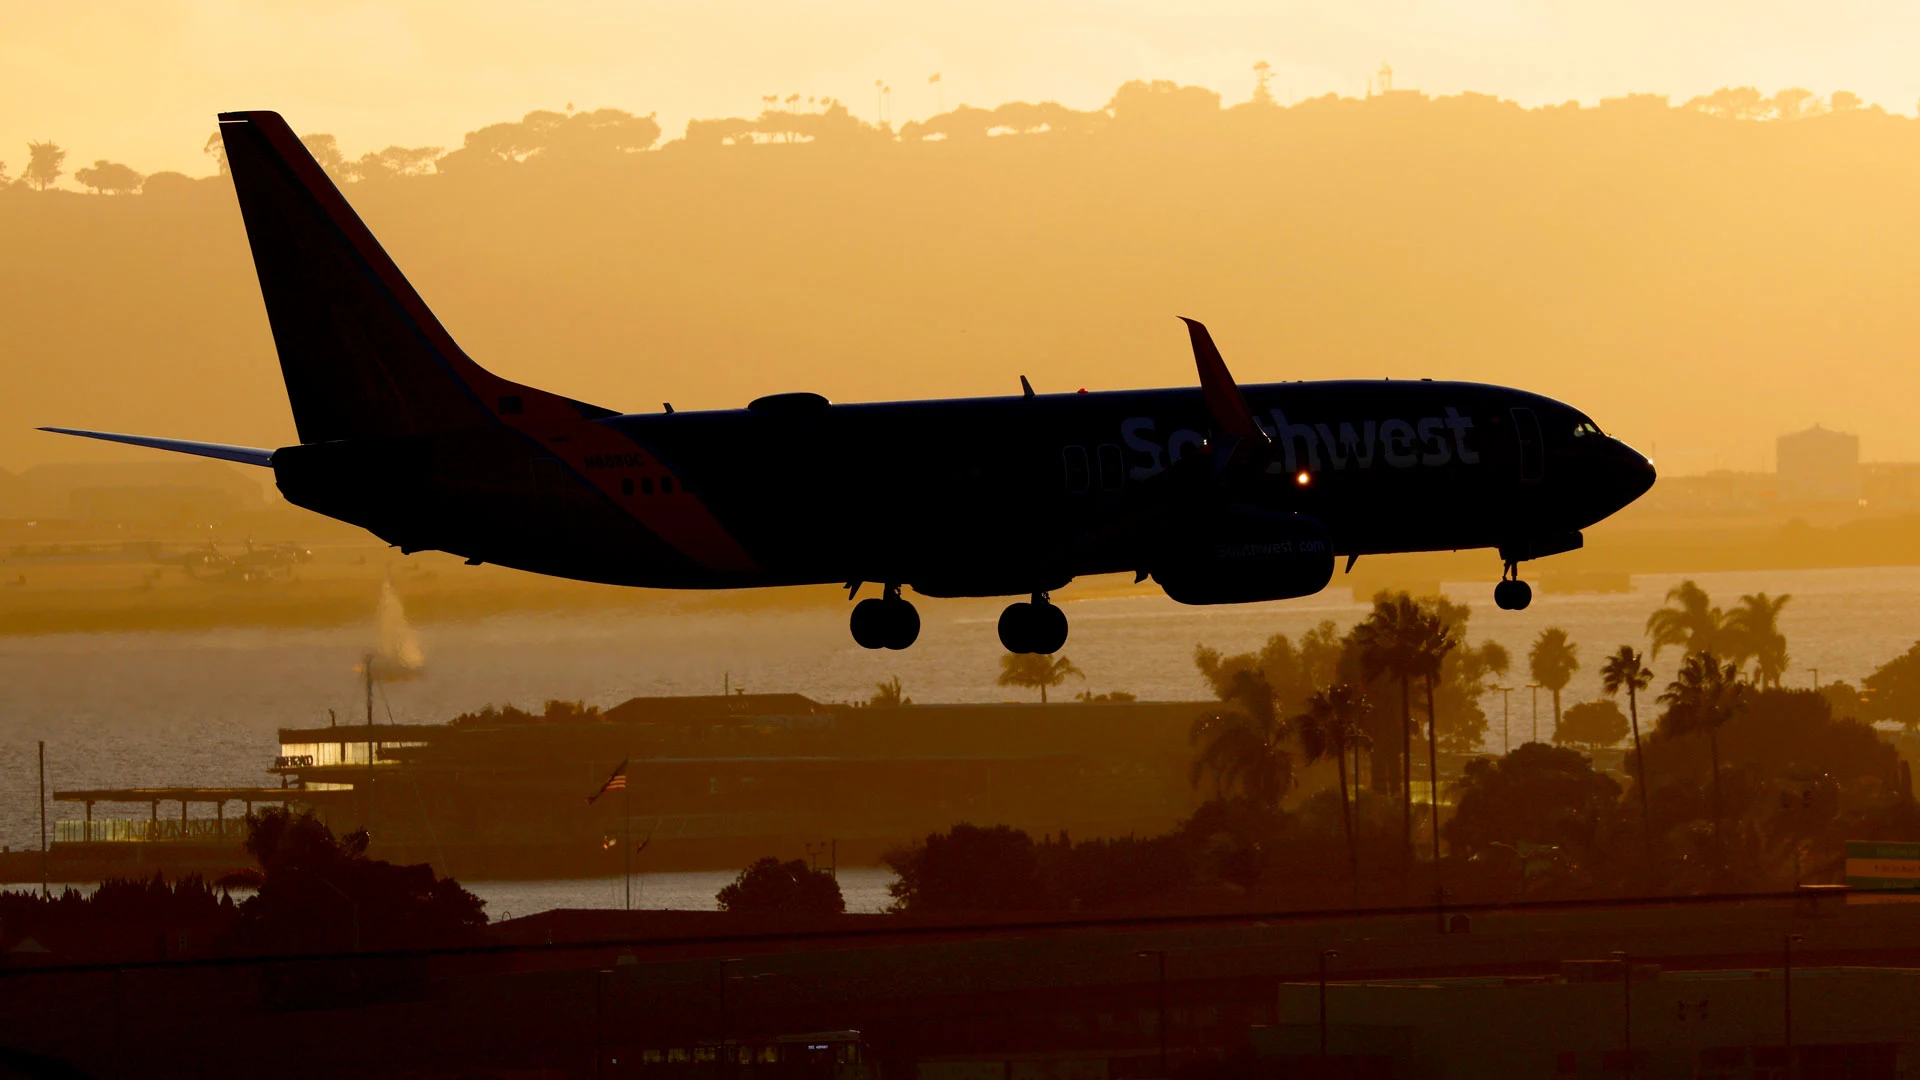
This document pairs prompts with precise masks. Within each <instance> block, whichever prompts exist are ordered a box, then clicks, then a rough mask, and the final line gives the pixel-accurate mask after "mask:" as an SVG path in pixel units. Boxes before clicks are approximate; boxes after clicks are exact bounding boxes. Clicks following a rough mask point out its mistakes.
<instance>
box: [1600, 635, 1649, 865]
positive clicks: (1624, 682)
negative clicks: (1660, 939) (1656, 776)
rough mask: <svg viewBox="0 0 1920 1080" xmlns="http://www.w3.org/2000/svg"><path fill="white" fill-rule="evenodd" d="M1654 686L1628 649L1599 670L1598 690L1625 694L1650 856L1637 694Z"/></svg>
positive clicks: (1637, 657) (1624, 647) (1622, 648)
mask: <svg viewBox="0 0 1920 1080" xmlns="http://www.w3.org/2000/svg"><path fill="white" fill-rule="evenodd" d="M1652 682H1653V672H1652V671H1651V670H1649V669H1648V667H1647V665H1646V664H1644V663H1643V662H1641V659H1640V654H1639V653H1638V652H1635V651H1634V648H1633V646H1631V645H1622V646H1620V648H1619V649H1617V650H1615V651H1614V654H1613V655H1612V656H1609V657H1607V662H1606V663H1605V664H1602V665H1601V666H1600V688H1601V689H1603V690H1605V691H1606V692H1607V695H1608V696H1609V697H1611V696H1613V695H1615V694H1618V693H1619V692H1620V691H1622V690H1625V691H1626V692H1627V717H1628V719H1630V720H1632V721H1633V760H1634V766H1635V767H1634V772H1635V773H1636V774H1637V775H1636V776H1635V778H1634V786H1636V787H1638V788H1639V789H1640V827H1641V831H1642V832H1644V833H1645V834H1646V840H1647V853H1648V854H1649V855H1651V854H1652V853H1653V811H1652V810H1651V809H1650V808H1649V803H1648V801H1647V759H1646V751H1645V750H1643V749H1641V747H1640V691H1642V690H1645V689H1646V688H1647V687H1648V686H1649V685H1650V684H1651V683H1652Z"/></svg>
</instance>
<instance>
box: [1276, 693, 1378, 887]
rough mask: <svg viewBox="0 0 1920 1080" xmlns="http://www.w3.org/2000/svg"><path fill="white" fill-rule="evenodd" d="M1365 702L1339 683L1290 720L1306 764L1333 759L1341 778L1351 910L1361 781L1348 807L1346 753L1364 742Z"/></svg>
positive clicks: (1357, 867)
mask: <svg viewBox="0 0 1920 1080" xmlns="http://www.w3.org/2000/svg"><path fill="white" fill-rule="evenodd" d="M1366 708H1367V702H1366V698H1365V696H1364V694H1363V692H1362V691H1361V689H1360V688H1359V687H1357V686H1354V685H1352V684H1351V683H1342V684H1340V685H1339V686H1335V687H1331V688H1329V689H1326V690H1322V691H1319V692H1318V693H1315V694H1314V695H1313V696H1312V697H1310V698H1308V699H1307V711H1306V712H1303V713H1301V714H1300V715H1299V716H1296V717H1294V718H1293V725H1294V727H1295V729H1297V730H1298V731H1299V733H1300V747H1301V749H1302V750H1304V751H1306V757H1307V762H1308V763H1309V764H1311V763H1313V762H1316V761H1322V760H1325V759H1327V758H1332V759H1333V767H1334V769H1335V770H1336V771H1337V772H1338V773H1339V775H1340V827H1341V828H1342V829H1343V830H1345V832H1346V834H1347V866H1348V868H1349V870H1350V872H1351V873H1352V875H1353V906H1354V907H1356V908H1358V907H1359V906H1360V844H1359V841H1358V839H1356V838H1355V836H1354V831H1353V819H1354V817H1355V815H1356V814H1357V813H1358V812H1359V803H1360V777H1359V776H1358V775H1356V776H1355V777H1354V778H1353V780H1354V784H1353V804H1354V805H1353V806H1352V807H1351V808H1349V806H1348V805H1347V750H1348V749H1349V748H1353V749H1358V747H1359V746H1360V744H1361V743H1363V742H1365V741H1366V739H1367V735H1366V732H1364V731H1362V730H1361V729H1360V717H1361V714H1363V713H1364V712H1365V711H1366Z"/></svg>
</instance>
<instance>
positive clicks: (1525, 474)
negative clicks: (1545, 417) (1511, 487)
mask: <svg viewBox="0 0 1920 1080" xmlns="http://www.w3.org/2000/svg"><path fill="white" fill-rule="evenodd" d="M1513 435H1514V438H1515V439H1516V440H1517V441H1518V442H1519V444H1520V480H1521V482H1522V483H1528V484H1537V483H1539V482H1540V481H1541V479H1543V478H1544V477H1545V476H1546V474H1547V453H1546V445H1545V443H1544V442H1543V441H1542V440H1541V438H1540V418H1539V417H1538V416H1536V415H1535V414H1534V411H1533V410H1532V409H1527V408H1516V409H1514V410H1513Z"/></svg>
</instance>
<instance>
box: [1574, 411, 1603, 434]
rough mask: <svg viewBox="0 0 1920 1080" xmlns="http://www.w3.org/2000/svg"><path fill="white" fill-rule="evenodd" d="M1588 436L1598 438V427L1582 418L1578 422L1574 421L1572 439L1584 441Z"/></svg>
mask: <svg viewBox="0 0 1920 1080" xmlns="http://www.w3.org/2000/svg"><path fill="white" fill-rule="evenodd" d="M1589 435H1591V436H1593V437H1595V438H1599V437H1600V426H1599V425H1598V424H1595V423H1594V422H1593V421H1591V420H1589V419H1587V418H1586V417H1584V416H1582V417H1580V418H1579V420H1577V421H1575V423H1574V425H1573V437H1574V438H1576V439H1584V438H1586V437H1587V436H1589Z"/></svg>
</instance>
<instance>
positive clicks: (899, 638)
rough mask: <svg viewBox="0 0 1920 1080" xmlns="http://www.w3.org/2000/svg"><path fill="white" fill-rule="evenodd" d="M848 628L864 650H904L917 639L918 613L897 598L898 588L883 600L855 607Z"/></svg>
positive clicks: (863, 601) (890, 590)
mask: <svg viewBox="0 0 1920 1080" xmlns="http://www.w3.org/2000/svg"><path fill="white" fill-rule="evenodd" d="M848 625H849V629H851V630H852V631H853V640H854V642H855V643H856V644H858V645H859V646H860V647H861V648H863V649H904V648H907V647H908V646H910V645H912V644H913V643H914V641H915V640H917V639H918V638H919V637H920V613H919V612H918V611H916V610H914V607H913V605H912V604H910V603H908V602H907V601H905V600H903V599H901V598H900V590H899V588H898V587H897V586H894V587H890V588H888V589H887V593H886V595H885V596H883V597H874V598H872V599H868V600H862V601H860V602H859V603H858V604H855V605H854V606H853V618H852V619H851V620H849V624H848Z"/></svg>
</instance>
